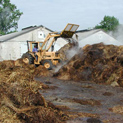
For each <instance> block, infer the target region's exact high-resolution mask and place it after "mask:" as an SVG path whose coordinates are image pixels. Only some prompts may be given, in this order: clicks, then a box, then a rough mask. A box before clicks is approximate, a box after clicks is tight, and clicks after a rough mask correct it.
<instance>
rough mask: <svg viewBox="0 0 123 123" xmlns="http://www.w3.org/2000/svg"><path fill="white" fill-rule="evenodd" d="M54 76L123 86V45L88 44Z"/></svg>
mask: <svg viewBox="0 0 123 123" xmlns="http://www.w3.org/2000/svg"><path fill="white" fill-rule="evenodd" d="M54 77H57V78H58V79H62V80H74V81H93V82H95V83H98V84H100V83H101V84H102V83H103V84H111V85H112V86H121V87H123V46H114V45H104V44H103V43H99V44H94V45H86V46H85V47H83V48H81V49H80V50H79V51H78V53H77V54H76V55H75V56H74V57H72V59H70V61H69V62H68V63H67V64H66V65H65V66H63V67H62V68H61V69H60V70H59V71H58V72H57V73H55V74H54Z"/></svg>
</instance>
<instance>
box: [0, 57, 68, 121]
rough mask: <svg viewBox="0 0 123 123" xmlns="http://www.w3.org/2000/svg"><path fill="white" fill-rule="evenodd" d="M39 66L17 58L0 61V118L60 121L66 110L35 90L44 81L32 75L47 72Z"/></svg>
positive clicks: (43, 86) (65, 115)
mask: <svg viewBox="0 0 123 123" xmlns="http://www.w3.org/2000/svg"><path fill="white" fill-rule="evenodd" d="M49 75H50V72H49V71H48V70H46V69H45V68H44V67H43V66H39V67H37V68H35V67H34V65H26V64H25V63H23V61H22V60H21V59H19V60H17V61H3V62H0V122H6V123H25V122H29V123H43V122H44V123H49V122H53V123H61V122H63V121H65V120H67V117H68V116H67V114H65V113H63V112H62V111H61V110H59V109H58V108H56V107H55V106H54V105H53V104H52V103H50V102H47V101H46V100H45V99H44V97H43V96H42V95H41V94H40V93H39V90H42V89H46V88H48V86H47V85H45V84H43V83H41V82H38V81H35V80H34V76H49Z"/></svg>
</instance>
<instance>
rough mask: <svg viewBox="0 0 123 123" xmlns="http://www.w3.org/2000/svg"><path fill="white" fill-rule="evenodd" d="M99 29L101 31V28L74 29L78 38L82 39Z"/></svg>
mask: <svg viewBox="0 0 123 123" xmlns="http://www.w3.org/2000/svg"><path fill="white" fill-rule="evenodd" d="M99 31H102V30H101V29H92V30H78V31H76V34H77V35H78V40H79V41H80V40H82V39H84V38H87V37H89V36H90V35H93V34H95V33H97V32H99Z"/></svg>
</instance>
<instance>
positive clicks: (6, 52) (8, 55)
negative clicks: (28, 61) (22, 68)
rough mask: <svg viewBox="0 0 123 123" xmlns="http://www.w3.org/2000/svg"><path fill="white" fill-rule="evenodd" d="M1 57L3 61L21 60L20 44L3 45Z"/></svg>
mask: <svg viewBox="0 0 123 123" xmlns="http://www.w3.org/2000/svg"><path fill="white" fill-rule="evenodd" d="M1 57H2V59H3V60H16V59H18V58H20V45H19V43H18V42H4V43H2V49H1Z"/></svg>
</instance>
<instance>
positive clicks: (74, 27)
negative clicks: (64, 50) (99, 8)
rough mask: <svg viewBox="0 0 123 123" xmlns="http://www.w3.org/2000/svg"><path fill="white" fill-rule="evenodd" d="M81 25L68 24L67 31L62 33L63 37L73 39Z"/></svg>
mask: <svg viewBox="0 0 123 123" xmlns="http://www.w3.org/2000/svg"><path fill="white" fill-rule="evenodd" d="M78 27H79V25H76V24H70V23H68V24H67V26H66V27H65V29H64V30H63V31H62V32H61V37H63V38H72V36H73V34H74V33H75V31H76V30H77V29H78Z"/></svg>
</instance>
